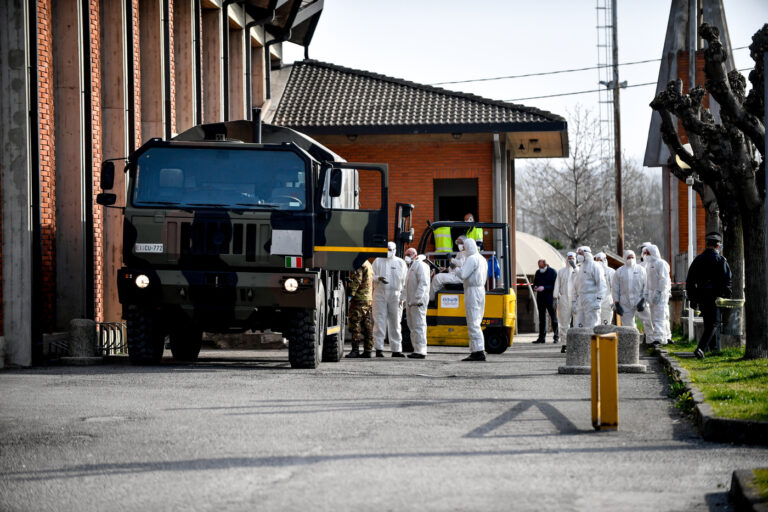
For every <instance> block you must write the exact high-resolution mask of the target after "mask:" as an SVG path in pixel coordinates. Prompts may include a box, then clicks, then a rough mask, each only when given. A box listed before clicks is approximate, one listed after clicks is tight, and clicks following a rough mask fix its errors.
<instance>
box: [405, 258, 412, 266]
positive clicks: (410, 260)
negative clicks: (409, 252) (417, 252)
mask: <svg viewBox="0 0 768 512" xmlns="http://www.w3.org/2000/svg"><path fill="white" fill-rule="evenodd" d="M412 261H413V258H411V257H410V256H406V257H405V262H406V263H408V264H409V265H410V264H411V262H412Z"/></svg>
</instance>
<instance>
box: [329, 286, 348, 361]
mask: <svg viewBox="0 0 768 512" xmlns="http://www.w3.org/2000/svg"><path fill="white" fill-rule="evenodd" d="M338 289H339V290H340V292H341V311H339V319H338V320H339V322H338V325H339V332H338V333H337V334H331V335H330V336H326V337H325V343H323V362H324V363H338V362H339V361H341V358H342V357H343V356H344V337H345V336H346V334H347V294H346V292H345V290H344V285H343V284H342V283H339V284H338ZM329 316H330V315H329ZM327 323H328V322H326V324H327Z"/></svg>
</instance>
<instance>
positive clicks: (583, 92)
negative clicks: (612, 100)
mask: <svg viewBox="0 0 768 512" xmlns="http://www.w3.org/2000/svg"><path fill="white" fill-rule="evenodd" d="M645 85H656V82H646V83H644V84H632V85H628V86H626V87H622V89H628V88H630V87H643V86H645ZM604 90H605V89H590V90H588V91H574V92H562V93H559V94H547V95H545V96H531V97H529V98H515V99H514V100H504V101H506V102H508V103H512V102H515V101H525V100H538V99H541V98H554V97H557V96H574V95H576V94H589V93H591V92H600V91H604Z"/></svg>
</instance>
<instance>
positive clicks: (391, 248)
mask: <svg viewBox="0 0 768 512" xmlns="http://www.w3.org/2000/svg"><path fill="white" fill-rule="evenodd" d="M396 249H397V246H396V245H395V243H394V242H389V243H388V244H387V259H392V258H394V257H395V250H396Z"/></svg>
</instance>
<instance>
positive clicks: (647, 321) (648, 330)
mask: <svg viewBox="0 0 768 512" xmlns="http://www.w3.org/2000/svg"><path fill="white" fill-rule="evenodd" d="M650 245H651V242H643V243H642V244H641V245H640V247H638V249H637V255H639V258H640V261H639V262H638V263H637V264H638V265H640V266H641V267H643V270H645V276H646V277H645V278H646V283H645V289H646V297H645V300H646V302H645V304H644V307H643V310H642V311H640V310H638V311H637V318H639V319H640V322H642V324H643V333H645V337H646V340H650V339H651V338H652V337H653V321H652V320H651V307H650V306H649V305H648V259H647V256H646V252H645V248H646V247H649V246H650Z"/></svg>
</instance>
